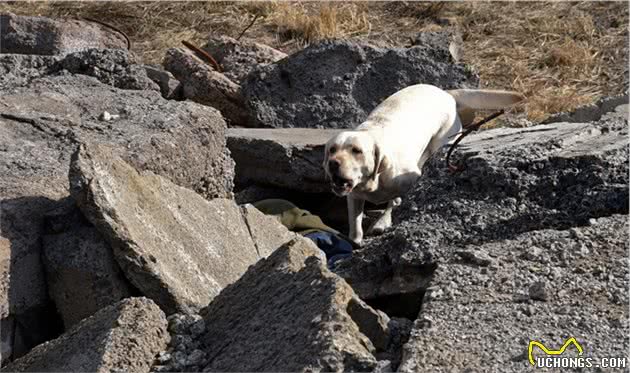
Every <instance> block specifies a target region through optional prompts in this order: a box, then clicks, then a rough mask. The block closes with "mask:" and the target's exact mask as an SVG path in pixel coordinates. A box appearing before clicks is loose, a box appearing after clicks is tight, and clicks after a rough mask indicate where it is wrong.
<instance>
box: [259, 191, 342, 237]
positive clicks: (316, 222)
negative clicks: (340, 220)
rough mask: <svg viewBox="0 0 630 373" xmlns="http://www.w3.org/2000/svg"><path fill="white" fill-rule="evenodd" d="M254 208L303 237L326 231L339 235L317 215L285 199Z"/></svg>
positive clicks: (272, 200) (269, 200) (264, 203)
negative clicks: (271, 216) (276, 219)
mask: <svg viewBox="0 0 630 373" xmlns="http://www.w3.org/2000/svg"><path fill="white" fill-rule="evenodd" d="M252 205H254V207H256V208H257V209H258V210H260V211H261V212H262V213H263V214H265V215H273V216H275V217H276V218H278V220H279V221H280V223H282V225H284V226H285V227H287V228H288V229H289V230H290V231H294V232H298V233H300V234H302V235H305V234H308V233H312V232H316V231H325V232H330V233H334V234H339V232H338V231H336V230H335V229H333V228H331V227H329V226H327V225H326V224H324V222H323V221H322V219H320V218H319V216H317V215H313V214H311V213H310V212H308V211H306V210H302V209H300V208H298V207H297V206H296V205H294V204H293V203H291V202H289V201H287V200H284V199H264V200H262V201H258V202H254V203H252Z"/></svg>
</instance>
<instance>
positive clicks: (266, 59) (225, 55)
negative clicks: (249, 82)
mask: <svg viewBox="0 0 630 373" xmlns="http://www.w3.org/2000/svg"><path fill="white" fill-rule="evenodd" d="M203 49H204V50H205V51H206V52H208V53H209V54H210V55H211V56H212V57H214V59H215V60H216V61H217V63H219V65H221V68H222V73H223V75H225V76H226V77H228V78H229V79H230V80H232V81H233V82H235V83H241V82H242V81H243V79H245V77H247V74H249V73H250V72H251V71H252V70H254V69H256V68H257V67H259V66H265V65H268V64H270V63H273V62H277V61H280V60H281V59H283V58H286V57H287V54H286V53H283V52H280V51H279V50H277V49H274V48H271V47H270V46H267V45H264V44H260V43H256V42H253V41H247V40H236V39H233V38H231V37H229V36H225V35H220V36H211V37H210V39H208V42H207V43H206V45H205V46H204V47H203Z"/></svg>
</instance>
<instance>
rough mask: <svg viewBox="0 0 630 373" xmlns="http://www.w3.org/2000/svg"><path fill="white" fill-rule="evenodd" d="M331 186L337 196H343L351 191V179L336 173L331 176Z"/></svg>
mask: <svg viewBox="0 0 630 373" xmlns="http://www.w3.org/2000/svg"><path fill="white" fill-rule="evenodd" d="M331 186H332V190H333V192H334V193H335V194H337V195H339V196H345V195H346V194H348V193H350V192H352V180H349V179H344V178H342V177H340V176H337V175H333V176H332V183H331Z"/></svg>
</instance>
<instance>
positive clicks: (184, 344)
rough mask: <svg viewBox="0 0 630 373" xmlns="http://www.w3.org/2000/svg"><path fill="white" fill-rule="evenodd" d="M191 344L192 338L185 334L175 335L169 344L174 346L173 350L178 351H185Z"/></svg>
mask: <svg viewBox="0 0 630 373" xmlns="http://www.w3.org/2000/svg"><path fill="white" fill-rule="evenodd" d="M192 342H193V340H192V338H191V337H190V336H189V335H185V334H177V335H175V336H173V338H172V339H171V344H172V345H173V346H175V349H176V350H178V351H186V350H187V349H188V348H189V347H190V345H191V344H192Z"/></svg>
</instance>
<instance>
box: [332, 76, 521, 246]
mask: <svg viewBox="0 0 630 373" xmlns="http://www.w3.org/2000/svg"><path fill="white" fill-rule="evenodd" d="M522 99H523V96H522V95H520V94H519V93H516V92H509V91H492V90H472V89H460V90H451V91H444V90H442V89H440V88H437V87H435V86H432V85H426V84H418V85H414V86H410V87H407V88H404V89H402V90H400V91H398V92H396V93H395V94H393V95H391V96H390V97H388V98H387V99H386V100H385V101H383V102H382V103H381V104H380V105H378V106H377V107H376V108H375V109H374V110H373V111H372V112H371V113H370V115H369V116H368V117H367V119H366V120H365V121H364V122H363V123H361V124H360V125H359V126H358V127H356V128H355V129H354V130H352V131H344V132H340V133H338V134H337V135H335V136H334V137H333V138H331V139H330V140H329V141H328V143H326V148H325V150H324V151H325V155H324V164H323V166H324V170H325V172H326V177H327V179H328V180H330V182H331V186H332V190H333V192H334V193H335V194H337V195H338V196H347V201H348V220H349V221H348V223H349V227H350V232H349V236H350V238H351V239H352V240H354V241H355V242H357V243H360V242H361V241H362V239H363V229H362V227H361V223H362V221H363V206H364V203H365V201H370V202H372V203H376V204H380V203H385V202H387V203H388V205H387V209H386V210H385V212H384V213H383V215H382V216H381V217H380V218H379V219H378V220H377V221H376V222H375V224H374V225H373V226H372V227H371V228H370V229H369V230H368V234H370V233H381V232H382V231H383V230H385V229H386V228H388V227H389V226H391V213H392V208H393V207H394V206H395V205H398V204H399V203H400V197H401V196H402V195H404V194H405V192H407V191H408V190H409V189H410V188H411V187H412V186H413V185H414V184H415V182H416V180H417V179H418V177H419V176H420V174H421V169H422V165H423V164H424V162H426V161H427V159H429V157H430V156H431V155H432V154H433V153H434V152H436V151H437V150H438V149H439V148H440V147H442V146H443V145H444V144H445V143H447V142H448V140H449V138H450V137H452V136H453V135H456V134H457V133H458V132H460V131H461V129H462V125H467V124H469V123H471V122H472V120H473V119H474V111H475V110H476V109H477V110H482V109H501V108H504V107H506V106H509V105H512V104H514V103H516V102H518V101H521V100H522Z"/></svg>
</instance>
